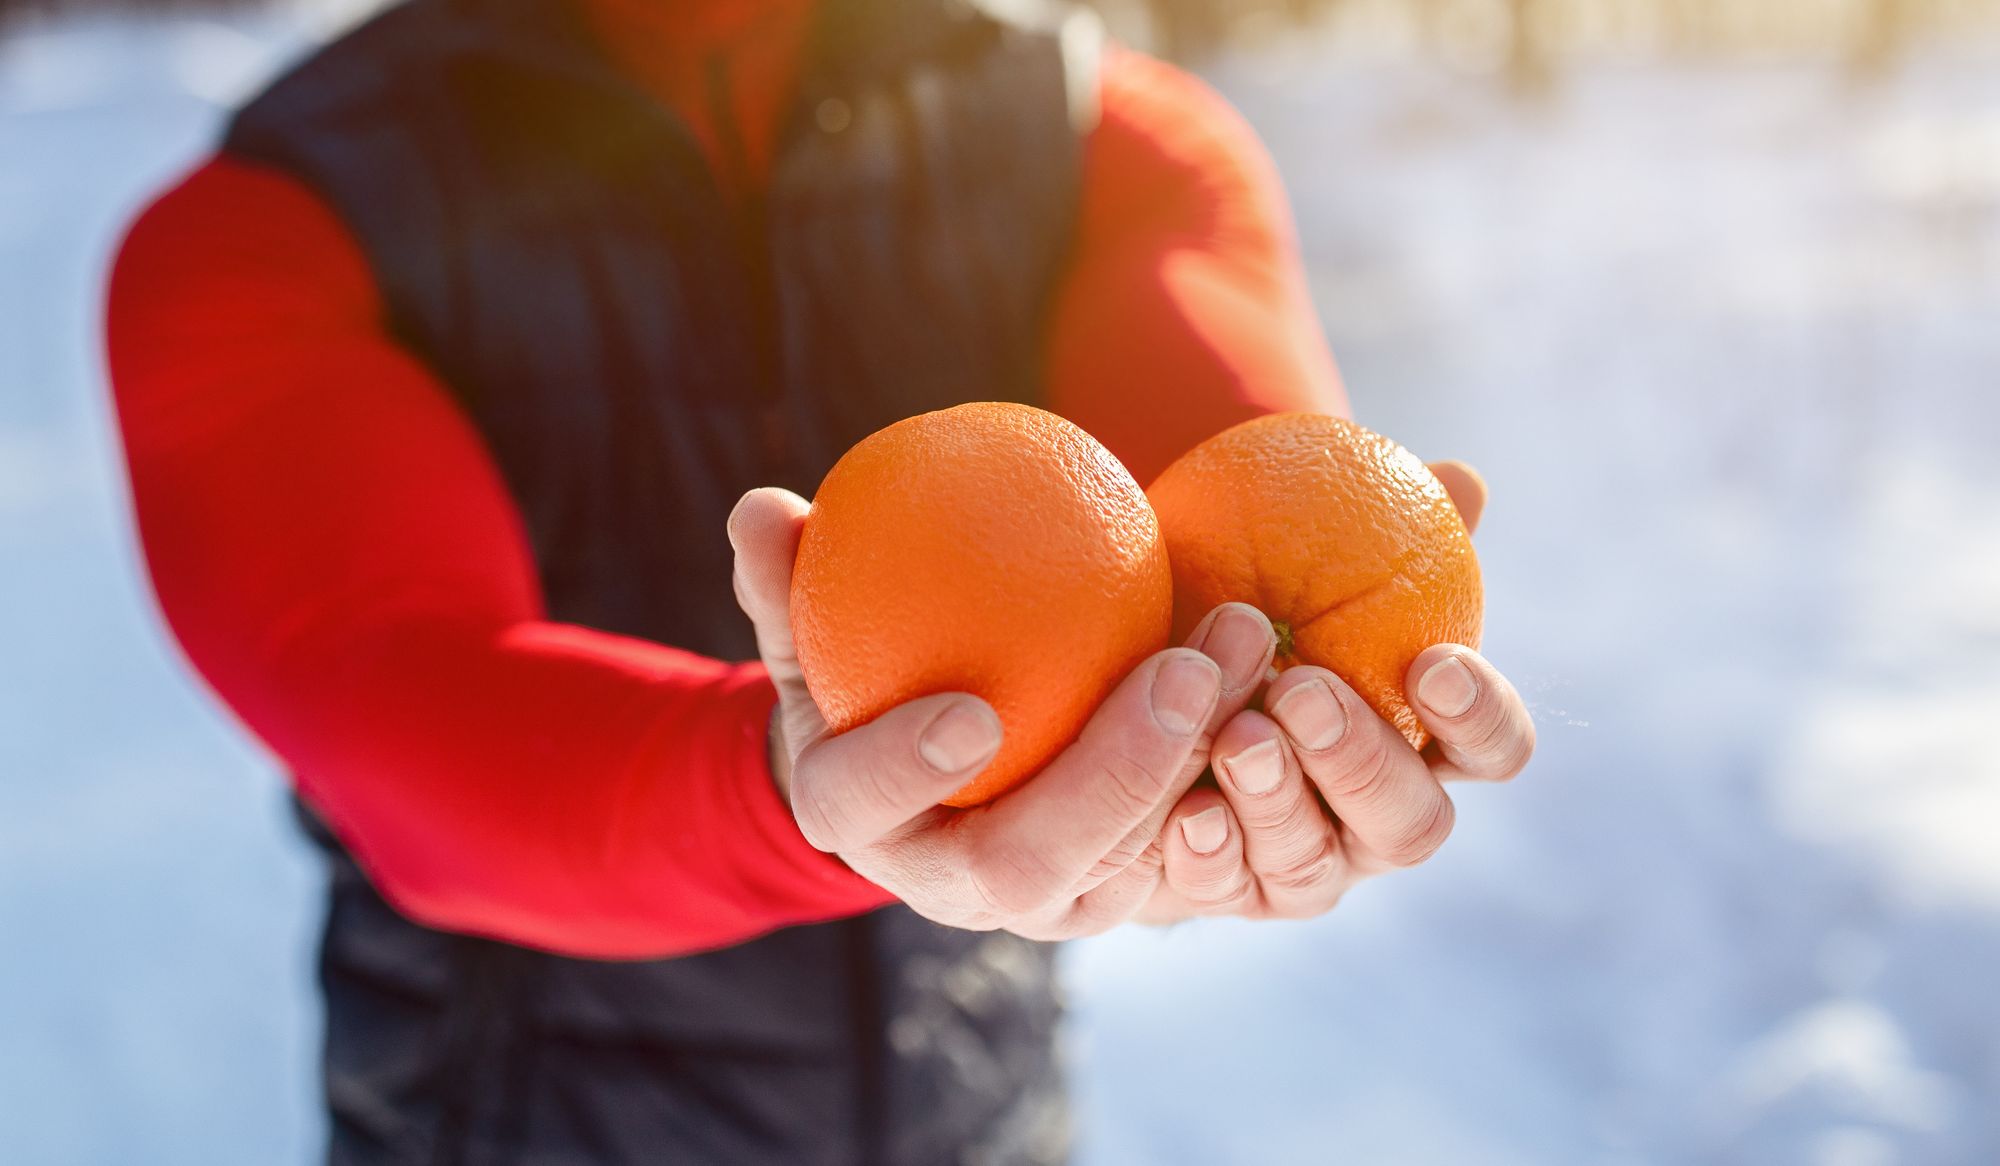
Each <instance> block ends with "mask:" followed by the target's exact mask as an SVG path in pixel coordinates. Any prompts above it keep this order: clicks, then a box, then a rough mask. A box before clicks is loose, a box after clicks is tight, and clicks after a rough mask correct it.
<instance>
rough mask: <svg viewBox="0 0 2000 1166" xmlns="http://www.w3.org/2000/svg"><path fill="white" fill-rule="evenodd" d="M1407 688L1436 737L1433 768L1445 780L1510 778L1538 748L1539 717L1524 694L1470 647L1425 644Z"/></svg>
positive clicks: (1418, 711)
mask: <svg viewBox="0 0 2000 1166" xmlns="http://www.w3.org/2000/svg"><path fill="white" fill-rule="evenodd" d="M1405 691H1407V692H1409V693H1411V694H1412V695H1413V696H1414V697H1415V699H1414V700H1412V701H1411V702H1410V704H1411V707H1413V708H1414V709H1416V711H1417V717H1418V718H1419V719H1420V720H1422V721H1423V722H1424V727H1425V728H1427V729H1429V730H1430V731H1431V736H1432V738H1433V739H1434V740H1435V741H1436V748H1435V750H1434V752H1435V753H1436V755H1437V757H1436V760H1434V761H1433V762H1432V763H1431V772H1432V773H1434V774H1436V775H1437V776H1438V777H1439V778H1440V779H1444V780H1463V781H1506V780H1507V779H1508V778H1510V777H1513V776H1514V775H1515V774H1517V773H1519V772H1521V770H1522V769H1523V768H1525V767H1526V766H1527V764H1528V758H1529V757H1530V756H1532V755H1533V754H1534V752H1535V722H1534V719H1533V718H1532V717H1530V716H1529V715H1528V706H1527V704H1526V703H1525V702H1523V701H1522V700H1521V694H1520V693H1518V692H1516V691H1514V686H1513V685H1512V684H1509V683H1507V678H1506V677H1504V676H1502V675H1500V670H1499V669H1497V668H1495V667H1493V665H1491V664H1489V663H1487V662H1486V659H1485V657H1483V656H1481V655H1480V654H1479V653H1477V652H1475V651H1473V650H1472V649H1470V648H1466V647H1461V646H1459V645H1457V644H1439V645H1437V646H1435V647H1432V648H1426V649H1425V650H1424V651H1423V653H1422V654H1421V655H1419V656H1418V657H1417V659H1416V662H1415V663H1413V664H1411V665H1410V671H1409V675H1408V677H1407V678H1406V689H1405Z"/></svg>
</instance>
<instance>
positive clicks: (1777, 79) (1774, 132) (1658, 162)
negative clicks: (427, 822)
mask: <svg viewBox="0 0 2000 1166" xmlns="http://www.w3.org/2000/svg"><path fill="white" fill-rule="evenodd" d="M350 15H351V13H349V12H348V11H347V10H345V9H343V8H342V7H341V6H340V5H339V4H338V3H337V2H329V3H327V4H324V5H323V6H321V7H316V8H311V9H299V10H293V11H288V12H284V13H280V14H277V15H273V16H267V17H263V18H256V19H251V18H235V19H231V20H228V21H217V20H206V21H204V20H179V21H174V22H169V23H150V24H143V25H136V24H130V23H91V24H82V25H69V26H61V27H43V28H38V29H32V30H29V31H28V32H27V33H25V34H22V33H16V34H14V35H13V36H12V37H11V38H10V39H7V40H5V41H0V936H4V937H5V938H4V941H0V942H3V943H4V946H0V1096H5V1097H7V1098H8V1103H7V1104H6V1105H5V1106H0V1161H6V1162H33V1163H41V1162H64V1163H93V1164H94V1163H126V1162H137V1161H144V1162H148V1163H160V1164H163V1166H176V1164H180V1163H201V1164H203V1166H229V1164H232V1163H245V1164H250V1163H259V1164H263V1163H272V1162H296V1161H304V1160H308V1159H309V1158H310V1156H311V1153H312V1148H313V1147H314V1146H315V1145H316V1144H317V1139H318V1137H319V1130H320V1118H319V1116H318V1114H317V1112H316V1110H315V1108H314V1097H313V1091H314V1089H315V1082H314V1079H313V1067H312V1053H313V1046H314V1042H315V1039H316V1038H315V1032H314V1026H315V1025H316V1023H317V1017H316V1014H315V1010H314V1005H313V1002H312V997H311V991H310V974H311V968H310V963H311V942H312V930H313V928H314V926H315V924H316V917H317V908H316V896H317V879H318V874H317V871H316V869H315V868H314V866H313V864H312V862H311V861H310V860H309V858H308V857H307V856H306V855H305V853H304V851H303V849H302V846H301V845H300V843H299V842H298V840H297V839H296V838H295V837H294V835H293V834H292V831H291V828H290V824H289V822H288V821H287V820H286V819H285V816H284V811H283V804H282V798H281V793H280V788H279V783H278V782H277V780H276V778H275V777H274V775H273V771H272V769H271V766H270V765H269V763H268V762H267V760H266V759H265V758H263V757H262V756H261V754H260V753H259V752H258V750H257V749H256V748H255V747H254V746H253V745H251V744H249V743H247V742H246V741H245V740H244V739H243V738H242V737H241V736H240V735H239V734H238V733H237V732H236V731H235V729H234V728H233V727H232V726H231V725H230V724H229V722H228V721H227V720H226V719H225V718H224V717H223V716H222V715H220V714H219V713H217V712H216V711H215V710H214V709H213V707H212V706H211V705H210V703H209V702H208V701H207V699H206V697H205V696H204V695H203V694H202V693H201V692H200V691H199V690H198V689H197V688H196V686H195V685H194V684H193V683H192V682H190V681H189V680H188V679H187V678H186V676H185V675H184V674H183V672H182V671H181V669H180V667H179V664H178V661H177V659H176V657H175V656H174V653H173V650H172V648H171V645H170V643H169V642H168V641H167V640H166V638H165V636H164V635H163V633H162V632H161V631H160V629H159V628H158V626H157V624H156V621H155V619H154V616H153V614H152V612H151V608H150V605H149V601H148V600H147V599H146V597H145V591H144V586H143V583H142V581H141V579H140V576H139V574H138V572H137V567H136V560H135V551H134V547H133V544H132V539H131V535H130V533H129V530H128V522H127V518H126V514H125V502H124V499H123V496H122V493H121V487H120V486H119V484H118V479H117V474H116V455H115V446H114V436H113V434H112V432H111V431H110V428H109V423H108V418H107V416H106V413H105V408H104V400H103V389H102V385H101V371H100V358H99V355H98V351H97V341H96V335H95V329H96V313H97V304H98V303H99V301H100V298H101V278H102V272H103V269H104V266H105V263H106V261H107V258H108V256H109V254H110V252H111V249H112V248H113V246H114V245H115V241H116V238H117V233H118V231H119V229H120V226H121V224H122V223H123V222H124V221H125V220H126V219H127V218H129V216H130V214H131V213H132V211H133V210H134V208H135V207H136V206H137V205H139V203H140V202H141V201H142V200H143V198H144V197H145V195H146V193H147V192H148V191H150V190H152V189H154V188H156V187H157V186H158V185H159V184H160V183H162V182H163V181H165V180H167V179H168V178H169V177H170V176H171V175H172V174H173V173H174V172H175V171H176V170H178V169H179V168H181V167H183V166H185V165H186V164H187V163H188V162H189V161H190V160H192V159H193V158H195V157H196V156H198V155H199V153H200V152H201V151H202V149H203V148H204V145H205V144H206V143H207V142H208V141H210V140H211V139H212V136H213V134H214V133H215V130H216V127H217V125H218V122H219V118H220V117H221V116H222V110H223V108H224V107H225V106H226V105H227V103H229V102H231V101H234V100H237V99H238V98H240V97H241V96H242V95H243V94H245V93H247V92H249V91H251V90H253V89H254V87H255V85H256V84H257V83H258V82H259V80H260V79H261V78H262V77H265V76H267V75H269V73H270V71H271V70H272V69H273V68H275V67H276V66H277V65H278V64H279V63H280V62H281V61H282V60H283V59H284V58H285V57H286V56H288V55H289V54H292V53H295V52H298V51H301V50H302V49H303V47H304V46H305V45H307V44H308V43H309V42H310V39H311V38H312V37H314V36H317V35H323V34H324V33H325V31H326V30H328V29H329V28H331V27H333V26H334V25H335V24H337V23H338V22H339V21H340V20H342V19H345V18H348V17H349V16H350ZM1329 59H1330V58H1329V57H1328V56H1327V55H1326V54H1324V53H1322V52H1320V51H1318V49H1316V48H1313V47H1311V46H1307V47H1306V48H1299V47H1290V48H1287V47H1284V46H1279V47H1274V48H1271V49H1267V50H1263V51H1260V52H1258V53H1256V54H1254V55H1247V56H1243V57H1240V58H1236V59H1231V60H1225V61H1223V62H1221V63H1219V64H1218V65H1217V66H1216V67H1215V68H1214V70H1213V71H1212V75H1213V78H1214V80H1215V81H1216V82H1217V84H1218V85H1219V86H1220V87H1221V88H1222V89H1223V90H1224V91H1225V92H1226V93H1228V94H1229V95H1230V96H1231V97H1232V98H1233V99H1234V100H1235V101H1237V103H1238V104H1239V105H1240V106H1241V107H1242V108H1243V110H1244V111H1245V113H1246V114H1247V115H1248V116H1249V117H1250V119H1251V120H1252V122H1253V123H1255V124H1256V125H1257V126H1258V127H1259V128H1260V129H1261V130H1262V131H1263V132H1264V133H1265V135H1266V137H1267V139H1268V141H1269V142H1270V145H1271V147H1272V151H1273V154H1274V156H1275V157H1276V159H1277V161H1278V164H1279V166H1280V168H1281V169H1282V170H1283V172H1284V174H1285V177H1286V179H1287V182H1288V186H1289V189H1290V191H1291V196H1292V201H1293V204H1294V206H1295V208H1296V209H1297V211H1298V213H1299V217H1300V222H1301V228H1300V229H1301V239H1302V242H1303V245H1304V247H1305V249H1306V253H1307V255H1308V258H1309V261H1310V265H1311V269H1312V278H1313V285H1314V293H1315V296H1316V298H1317V301H1318V303H1319V306H1320V308H1321V310H1322V312H1323V314H1324V315H1325V317H1326V321H1327V327H1328V330H1329V333H1330V335H1331V336H1332V338H1333V340H1334V344H1335V348H1336V351H1337V352H1338V353H1339V355H1340V357H1341V360H1342V364H1343V368H1344V370H1345V372H1346V374H1347V377H1348V380H1349V383H1350V386H1351V390H1352V393H1353V396H1354V399H1355V405H1356V409H1357V411H1358V414H1359V415H1360V416H1361V417H1362V419H1363V420H1365V421H1367V422H1368V423H1370V424H1372V425H1374V426H1375V427H1376V428H1379V429H1382V430H1384V431H1386V432H1388V433H1391V434H1393V435H1395V436H1397V437H1398V438H1399V439H1401V440H1403V441H1404V442H1406V443H1407V444H1409V445H1410V446H1411V447H1412V448H1414V449H1416V450H1417V451H1418V452H1419V453H1422V454H1424V455H1426V456H1431V457H1444V456H1452V457H1461V458H1465V459H1467V460H1470V461H1472V462H1474V463H1475V464H1478V465H1479V466H1480V467H1481V468H1482V469H1483V470H1484V471H1485V472H1486V474H1487V476H1488V477H1489V480H1490V481H1491V483H1492V485H1493V490H1494V501H1493V505H1492V507H1491V509H1490V511H1489V514H1488V517H1487V520H1486V523H1485V525H1484V527H1483V529H1482V530H1481V532H1480V540H1479V541H1480V544H1481V555H1482V562H1483V566H1484V568H1485V571H1486V575H1487V584H1488V600H1489V628H1488V639H1487V644H1486V646H1487V649H1488V651H1489V654H1490V655H1491V656H1492V657H1493V658H1494V659H1495V660H1496V661H1497V662H1499V663H1500V664H1501V665H1502V667H1504V668H1505V669H1506V670H1507V671H1508V672H1509V674H1510V675H1512V676H1514V677H1515V678H1516V679H1517V682H1518V683H1519V684H1520V686H1521V687H1522V689H1523V691H1524V693H1526V694H1527V695H1528V696H1529V698H1530V699H1531V700H1532V701H1533V702H1534V704H1535V706H1536V709H1537V715H1538V718H1539V723H1540V729H1541V734H1542V747H1541V751H1540V754H1539V756H1538V757H1537V760H1536V762H1535V764H1534V766H1533V767H1532V768H1531V770H1530V771H1529V773H1528V775H1527V776H1525V777H1524V778H1523V779H1521V780H1520V781H1519V782H1517V783H1515V784H1514V785H1512V786H1508V787H1504V788H1466V789H1460V790H1456V791H1455V794H1456V796H1457V798H1458V801H1459V806H1460V814H1459V822H1460V824H1459V828H1458V832H1457V836H1456V837H1455V838H1454V839H1453V840H1452V842H1451V843H1450V844H1449V845H1448V846H1447V847H1446V848H1445V850H1444V851H1443V852H1442V853H1441V854H1440V855H1439V856H1438V857H1437V858H1436V859H1435V860H1433V861H1432V862H1431V863H1430V864H1428V865H1427V866H1425V867H1423V868H1421V869H1419V870H1417V871H1414V872H1409V873H1406V874H1401V875H1398V876H1395V877H1393V878H1388V879H1384V880H1381V881H1379V882H1377V883H1374V884H1371V885H1369V886H1367V887H1364V888H1362V889H1361V890H1358V891H1357V892H1355V893H1354V894H1353V895H1352V896H1351V897H1350V899H1349V901H1348V902H1347V903H1345V904H1343V905H1342V907H1341V908H1340V909H1339V910H1338V911H1336V912H1335V913H1333V914H1332V915H1330V916H1328V917H1326V918H1324V919H1321V920H1316V921H1312V922H1310V923H1300V924H1246V923H1239V922H1227V921H1205V922H1200V923H1195V924H1189V925H1185V926H1182V927H1177V928H1173V929H1169V930H1166V931H1139V930H1128V931H1123V932H1119V933H1115V934H1113V935H1111V936H1108V937H1105V938H1102V939H1099V940H1095V941H1091V942H1089V943H1084V944H1079V945H1076V946H1075V947H1074V948H1073V949H1072V950H1071V952H1070V955H1069V962H1068V973H1069V984H1070V988H1071V993H1072V997H1073V1003H1074V1005H1075V1009H1076V1018H1077V1019H1076V1024H1075V1030H1074V1034H1073V1050H1072V1051H1073V1054H1074V1060H1075V1068H1076V1071H1075V1077H1076V1083H1077V1088H1078V1095H1079V1099H1080V1101H1081V1115H1080V1116H1081V1118H1082V1121H1083V1129H1084V1140H1083V1143H1082V1147H1081V1153H1080V1156H1079V1161H1080V1163H1082V1164H1083V1166H1125V1164H1134V1166H1138V1164H1146V1166H1152V1164H1162V1163H1189V1164H1203V1166H1206V1164H1210V1163H1258V1164H1291V1163H1301V1164H1306V1163H1322V1162H1352V1163H1396V1164H1399V1166H1423V1164H1430V1163H1437V1164H1441V1166H1442V1164H1452V1166H1460V1164H1464V1163H1480V1164H1482V1166H1484V1164H1494V1166H1505V1164H1509V1163H1521V1164H1524V1166H1528V1164H1533V1166H1547V1164H1555V1163H1593V1164H1594V1163H1635V1164H1636V1163H1682V1162H1686V1163H1695V1162H1700V1163H1734V1162H1742V1163H1758V1164H1760V1166H1761V1164H1766V1163H1781V1164H1782V1163H1812V1164H1818V1166H1871V1164H1876V1163H1903V1162H1924V1163H1961V1162H1963V1163H1983V1162H1990V1161H1994V1160H1996V1159H2000V1106H1995V1105H1994V1104H1993V1101H1994V1099H1995V1098H1996V1097H2000V1008H1996V1007H1995V1005H1994V1001H1993V1000H1992V988H1991V986H1990V985H1991V984H1992V983H1993V981H1994V980H1995V979H1996V977H1995V975H1994V971H1993V969H1995V968H1996V967H2000V847H1996V846H1995V845H1994V844H1993V842H1992V841H1991V840H1990V839H1991V836H1992V833H1993V824H1994V823H1996V822H2000V758H1996V757H1995V756H1994V755H1993V754H1992V752H1991V751H1990V749H1988V748H1986V747H1985V746H1986V744H1987V740H1988V739H1989V738H1990V736H1991V734H1992V729H1993V728H1994V726H1995V725H1996V724H2000V667H1996V665H2000V459H1996V458H1995V457H1994V456H1993V446H1994V442H1995V438H1996V436H2000V394H1996V393H1994V392H1993V391H1992V389H1993V384H1994V376H1995V372H1994V370H1995V369H1997V368H2000V329H1996V328H1995V327H1994V325H1993V320H1994V318H1995V309H1996V308H2000V165H1996V162H1995V159H1996V157H2000V153H1996V143H2000V71H1996V70H1994V69H1993V68H1991V62H1990V61H1986V60H1981V59H1979V58H1978V57H1977V56H1976V55H1973V54H1956V55H1954V54H1944V53H1938V54H1934V55H1932V56H1930V57H1927V58H1925V59H1924V60H1922V61H1920V62H1917V63H1914V64H1912V65H1911V66H1909V67H1907V68H1905V69H1903V70H1902V71H1900V72H1898V73H1896V74H1894V75H1892V76H1891V77H1889V78H1887V79H1884V80H1880V81H1876V82H1871V83H1856V82H1851V81H1849V80H1848V79H1847V78H1846V77H1844V76H1843V75H1842V74H1840V73H1838V72H1837V71H1834V70H1830V69H1825V68H1821V67H1819V66H1814V65H1809V64H1798V63H1792V64H1787V63H1783V62H1772V61H1766V62H1764V63H1761V64H1735V65H1717V64H1699V63H1682V64H1677V65H1671V66H1669V65H1647V64H1638V63H1632V62H1624V63H1603V64H1598V65H1593V66H1590V67H1587V68H1584V69H1582V70H1581V71H1579V72H1578V73H1576V74H1574V75H1573V76H1571V77H1570V78H1569V79H1568V80H1567V82H1566V84H1565V85H1564V86H1562V87H1561V88H1559V89H1558V90H1557V91H1556V92H1555V94H1553V95H1551V96H1549V97H1546V98H1540V99H1524V100H1514V99H1509V98H1505V97H1504V96H1501V95H1499V94H1498V93H1497V92H1496V90H1495V88H1494V86H1493V84H1492V83H1491V82H1489V81H1487V80H1484V79H1481V78H1478V77H1471V76H1465V75H1460V74H1454V73H1449V72H1443V71H1438V70H1436V69H1434V68H1431V67H1427V66H1422V65H1416V64H1409V63H1403V64H1385V63H1382V62H1379V61H1369V60H1350V61H1346V62H1344V63H1341V64H1339V65H1338V66H1334V65H1329V64H1328V60H1329Z"/></svg>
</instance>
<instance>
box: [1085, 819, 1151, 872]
mask: <svg viewBox="0 0 2000 1166" xmlns="http://www.w3.org/2000/svg"><path fill="white" fill-rule="evenodd" d="M1163 862H1164V858H1163V856H1162V855H1161V853H1160V848H1159V845H1158V844H1157V843H1155V842H1151V841H1149V840H1148V839H1147V838H1146V837H1145V834H1144V833H1143V832H1141V831H1136V830H1135V831H1133V832H1132V833H1130V834H1127V835H1126V836H1125V837H1124V838H1122V839H1120V840H1119V842H1118V845H1116V846H1114V847H1112V848H1111V849H1110V850H1108V851H1106V852H1105V854H1104V856H1103V857H1102V858H1100V859H1098V860H1097V861H1096V862H1093V863H1091V864H1090V870H1089V871H1088V872H1087V873H1085V875H1084V876H1083V883H1084V885H1086V886H1096V885H1098V884H1100V883H1103V882H1105V881H1107V880H1109V879H1113V878H1116V877H1118V876H1119V875H1121V874H1124V873H1125V872H1126V871H1128V870H1130V871H1134V872H1135V873H1141V874H1143V873H1145V872H1146V871H1147V870H1149V869H1150V870H1152V871H1154V872H1158V871H1159V870H1160V868H1161V866H1162V864H1163Z"/></svg>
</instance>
